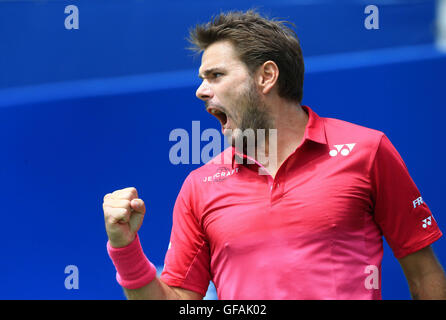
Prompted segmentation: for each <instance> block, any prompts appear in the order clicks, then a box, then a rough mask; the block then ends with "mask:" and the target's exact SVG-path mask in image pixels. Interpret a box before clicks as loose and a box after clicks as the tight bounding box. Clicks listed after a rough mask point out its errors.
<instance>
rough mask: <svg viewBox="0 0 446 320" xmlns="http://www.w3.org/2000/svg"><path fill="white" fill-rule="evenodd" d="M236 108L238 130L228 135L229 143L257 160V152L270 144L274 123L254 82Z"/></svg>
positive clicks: (241, 97) (241, 96) (236, 103)
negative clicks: (269, 138) (270, 132)
mask: <svg viewBox="0 0 446 320" xmlns="http://www.w3.org/2000/svg"><path fill="white" fill-rule="evenodd" d="M234 108H235V110H236V112H235V113H236V117H234V119H233V120H234V123H235V126H236V129H235V130H233V131H232V132H230V133H229V134H227V135H226V137H227V139H228V142H229V143H230V144H231V145H232V146H233V147H235V148H236V150H237V151H238V152H242V153H243V154H245V155H248V156H250V157H251V158H255V151H256V150H257V149H258V148H260V147H262V146H263V147H264V145H265V144H266V143H268V137H269V131H270V129H273V128H274V121H273V118H272V116H271V114H270V111H269V109H268V107H267V105H266V104H265V103H264V102H263V101H262V100H261V98H260V95H259V93H258V92H257V90H256V87H255V85H254V83H253V82H250V84H249V85H248V87H247V89H246V90H244V92H242V93H241V94H240V95H239V97H238V99H237V101H236V102H235V104H234Z"/></svg>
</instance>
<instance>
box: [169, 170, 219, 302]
mask: <svg viewBox="0 0 446 320" xmlns="http://www.w3.org/2000/svg"><path fill="white" fill-rule="evenodd" d="M193 195H194V192H193V183H192V179H191V176H190V175H189V176H188V177H187V178H186V180H185V182H184V184H183V186H182V188H181V190H180V193H179V194H178V197H177V200H176V202H175V206H174V210H173V222H172V232H171V235H170V243H169V249H168V250H167V253H166V258H165V262H164V269H163V272H162V274H161V280H162V281H163V282H164V283H166V284H167V285H169V286H174V287H180V288H183V289H187V290H192V291H195V292H197V293H199V294H201V295H202V296H205V295H206V292H207V289H208V286H209V281H210V278H211V276H210V253H209V245H208V241H207V239H206V236H205V234H204V232H203V231H202V228H201V225H200V223H199V219H198V218H197V216H196V212H194V206H193V202H194V201H193Z"/></svg>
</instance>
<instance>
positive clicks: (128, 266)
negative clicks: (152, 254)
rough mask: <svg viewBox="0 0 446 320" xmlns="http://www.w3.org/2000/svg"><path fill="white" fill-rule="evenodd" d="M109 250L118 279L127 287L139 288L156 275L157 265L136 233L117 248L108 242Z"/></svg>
mask: <svg viewBox="0 0 446 320" xmlns="http://www.w3.org/2000/svg"><path fill="white" fill-rule="evenodd" d="M107 252H108V254H109V256H110V258H111V260H112V261H113V264H114V265H115V268H116V280H117V281H118V283H119V284H120V285H121V286H122V287H124V288H127V289H138V288H141V287H143V286H145V285H147V284H149V283H150V282H151V281H153V280H154V279H155V277H156V268H155V266H154V265H153V264H152V263H151V262H150V261H149V260H148V259H147V257H146V256H145V255H144V252H143V250H142V247H141V243H140V241H139V237H138V235H137V234H136V236H135V239H133V241H132V242H131V243H130V244H128V245H127V246H125V247H121V248H115V247H113V246H112V245H111V243H110V241H108V242H107Z"/></svg>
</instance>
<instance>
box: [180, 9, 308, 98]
mask: <svg viewBox="0 0 446 320" xmlns="http://www.w3.org/2000/svg"><path fill="white" fill-rule="evenodd" d="M285 24H291V25H293V24H292V23H290V22H288V21H278V20H275V19H267V18H264V17H261V16H260V15H259V14H258V13H257V12H256V11H255V10H248V11H246V12H242V11H230V12H226V13H220V14H219V15H217V16H215V17H213V18H212V19H211V21H210V22H208V23H206V24H202V25H197V26H195V27H194V28H192V29H191V30H190V31H189V39H188V40H189V42H190V43H191V44H192V47H190V48H189V49H192V50H193V51H195V52H197V53H200V52H202V51H204V50H206V48H207V47H209V46H210V45H211V44H213V43H215V42H217V41H220V40H229V41H230V42H231V43H232V44H233V45H234V47H235V50H236V52H237V54H238V56H239V59H240V60H241V61H242V62H244V63H245V64H246V66H247V67H248V70H249V71H250V72H251V74H252V75H253V74H254V73H255V71H256V70H257V68H258V67H259V66H261V65H262V64H263V63H264V62H266V61H268V60H272V61H274V62H275V63H276V64H277V66H278V68H279V79H278V92H279V95H280V96H281V97H283V98H286V99H288V100H291V101H296V102H299V103H300V102H301V101H302V96H303V82H304V61H303V56H302V49H301V47H300V44H299V39H298V37H297V35H296V33H295V32H294V31H293V30H292V29H291V28H289V27H288V26H286V25H285Z"/></svg>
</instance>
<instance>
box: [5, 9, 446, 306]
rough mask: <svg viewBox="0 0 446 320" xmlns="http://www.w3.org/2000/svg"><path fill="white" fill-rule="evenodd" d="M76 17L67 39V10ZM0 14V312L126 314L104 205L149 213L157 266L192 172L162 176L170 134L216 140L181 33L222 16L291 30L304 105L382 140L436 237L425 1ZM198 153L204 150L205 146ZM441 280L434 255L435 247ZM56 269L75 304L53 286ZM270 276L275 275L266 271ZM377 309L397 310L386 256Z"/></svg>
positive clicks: (430, 25)
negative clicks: (123, 201) (133, 199)
mask: <svg viewBox="0 0 446 320" xmlns="http://www.w3.org/2000/svg"><path fill="white" fill-rule="evenodd" d="M70 4H74V5H77V6H78V8H79V27H80V28H79V29H78V30H67V29H65V27H64V20H65V18H66V16H67V14H65V13H64V9H65V6H67V5H70ZM368 4H371V3H369V2H368V1H284V0H283V1H272V0H271V1H266V0H264V1H255V2H254V1H244V2H243V4H241V2H240V1H212V3H210V2H209V1H198V0H195V1H187V2H180V1H169V2H149V1H142V0H139V1H137V0H127V1H117V0H107V1H105V0H100V1H99V0H97V1H15V2H0V181H1V183H0V199H1V207H0V208H1V209H0V211H1V220H2V224H1V226H2V228H1V232H0V246H1V250H2V254H1V258H0V289H1V290H0V299H123V298H124V296H123V293H122V289H121V287H120V286H119V285H118V284H117V283H116V281H115V279H114V277H115V270H114V267H113V265H112V263H111V261H110V259H109V258H108V255H107V252H106V248H105V244H106V241H107V236H106V233H105V228H104V220H103V212H102V199H103V196H104V195H105V194H106V193H108V192H112V191H114V190H116V189H121V188H125V187H129V186H134V187H136V188H137V189H138V191H139V195H140V197H141V198H142V199H144V201H145V202H146V204H147V207H148V213H147V215H146V218H145V221H144V224H143V226H142V228H141V230H140V235H141V241H142V244H143V248H144V250H145V252H146V254H147V255H148V256H149V257H150V259H151V260H152V261H153V262H154V263H155V264H156V265H158V266H162V265H163V261H164V255H165V252H166V250H167V246H168V243H169V236H170V228H171V214H172V209H173V205H174V201H175V199H176V196H177V194H178V191H179V189H180V187H181V184H182V182H183V180H184V178H185V177H186V176H187V174H188V173H189V172H190V171H191V170H193V169H195V168H197V167H198V166H199V165H197V164H195V165H192V164H190V165H178V166H175V165H173V164H171V162H170V161H169V150H170V148H171V147H172V146H173V145H174V142H171V141H169V134H170V132H171V131H172V130H173V129H176V128H183V129H186V130H187V131H188V132H190V133H191V128H192V121H194V120H197V121H198V120H199V121H200V126H201V132H202V131H203V130H205V129H207V128H216V129H218V130H219V128H220V124H219V123H218V122H217V121H216V120H215V119H214V118H212V117H210V116H209V115H208V114H207V113H206V112H205V110H204V106H203V103H202V102H201V101H199V100H198V99H196V97H195V90H196V88H197V87H198V85H199V79H198V78H197V70H198V67H199V64H200V58H199V57H196V58H194V57H193V56H192V55H191V53H190V52H188V51H187V50H186V49H185V47H186V46H187V42H186V40H185V38H186V37H187V31H188V29H189V28H190V27H191V26H193V25H195V24H196V23H202V22H206V21H207V20H208V19H209V18H210V17H211V16H212V15H214V14H216V13H218V12H219V11H220V10H229V9H248V8H251V7H253V6H255V7H257V8H258V9H259V11H260V12H262V13H264V14H267V15H270V16H274V17H280V18H284V19H287V20H290V21H292V22H293V23H294V24H295V25H296V27H295V30H296V31H297V33H298V35H299V37H300V40H301V44H302V48H303V52H304V56H305V65H306V76H305V87H304V100H303V103H304V104H306V105H309V106H310V107H311V108H312V109H313V110H315V111H316V112H317V113H318V114H319V115H320V116H324V117H333V118H340V119H343V120H346V121H350V122H353V123H356V124H360V125H363V126H367V127H370V128H374V129H378V130H381V131H383V132H384V133H386V134H387V136H388V137H389V138H390V140H391V141H392V143H393V144H394V145H395V147H396V148H397V150H398V151H399V152H400V154H401V156H402V157H403V159H404V160H405V162H406V165H407V167H408V169H409V172H410V173H411V175H412V177H413V179H414V181H415V182H416V184H417V186H418V188H419V189H420V191H421V193H422V196H423V199H424V200H425V202H426V203H427V204H428V205H429V207H430V208H431V210H432V212H433V213H434V216H435V218H436V220H437V222H438V224H439V226H440V228H441V229H442V230H443V231H444V230H446V216H445V215H444V213H443V212H442V207H443V206H442V201H443V199H444V195H443V192H444V189H445V186H444V181H445V178H446V176H445V173H444V170H443V163H444V158H445V154H446V152H445V147H444V145H443V138H444V134H443V123H442V122H443V120H444V118H445V115H446V112H445V110H444V109H445V103H444V101H445V99H444V91H445V89H446V86H445V83H446V82H445V74H446V55H445V54H444V53H442V52H440V51H439V50H437V49H436V47H435V45H434V42H435V34H436V29H435V28H436V27H435V12H436V3H435V1H375V2H374V3H373V4H375V5H377V6H378V8H379V27H380V28H379V29H378V30H367V29H366V28H365V27H364V19H365V18H366V16H367V15H366V14H365V13H364V8H365V7H366V6H367V5H368ZM205 144H206V143H202V146H204V145H205ZM434 249H435V252H436V254H437V256H438V258H439V260H440V261H441V262H442V263H443V265H445V264H446V244H445V241H444V239H443V238H442V239H440V240H439V241H437V242H436V243H435V244H434ZM67 265H76V266H77V267H78V269H79V289H78V290H67V289H66V288H65V286H64V281H65V278H66V277H67V274H65V273H64V270H65V267H66V266H67ZM277 267H278V268H280V267H281V266H277ZM382 293H383V298H384V299H409V298H410V294H409V291H408V287H407V284H406V280H405V278H404V275H403V273H402V270H401V268H400V266H399V264H398V262H397V260H396V259H395V258H394V257H393V254H392V252H391V250H390V249H389V248H388V246H387V244H386V245H385V251H384V260H383V273H382Z"/></svg>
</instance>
